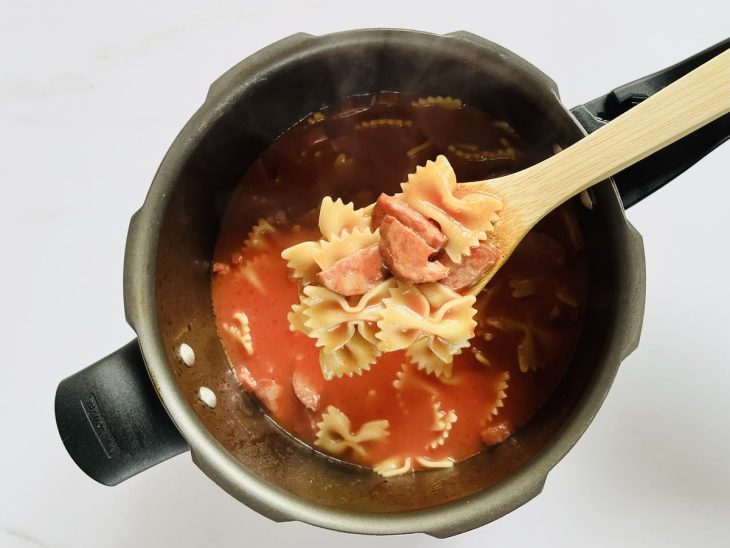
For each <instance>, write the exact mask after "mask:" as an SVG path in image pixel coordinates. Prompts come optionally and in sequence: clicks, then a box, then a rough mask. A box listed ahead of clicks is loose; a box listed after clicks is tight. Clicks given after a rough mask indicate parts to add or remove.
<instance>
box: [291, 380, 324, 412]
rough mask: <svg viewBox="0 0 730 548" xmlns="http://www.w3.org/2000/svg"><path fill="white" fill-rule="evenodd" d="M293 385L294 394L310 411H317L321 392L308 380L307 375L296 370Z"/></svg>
mask: <svg viewBox="0 0 730 548" xmlns="http://www.w3.org/2000/svg"><path fill="white" fill-rule="evenodd" d="M291 387H292V389H293V390H294V395H295V396H296V397H297V398H298V399H299V401H300V402H302V403H303V404H304V407H306V408H307V409H309V410H310V411H316V410H317V408H318V407H319V393H317V391H316V390H315V389H314V388H312V387H311V386H310V385H309V383H308V382H307V379H306V377H305V376H304V375H303V374H302V373H301V372H299V371H294V374H293V375H292V378H291Z"/></svg>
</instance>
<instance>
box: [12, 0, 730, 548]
mask: <svg viewBox="0 0 730 548" xmlns="http://www.w3.org/2000/svg"><path fill="white" fill-rule="evenodd" d="M0 11H2V14H3V15H2V17H0V71H1V72H0V73H1V74H2V76H1V77H0V151H1V152H0V158H1V159H0V185H1V188H2V199H1V200H0V213H1V214H0V223H1V230H0V240H1V241H2V245H1V246H0V249H2V255H3V258H2V265H3V268H2V273H1V274H0V275H1V276H2V283H1V284H0V288H2V289H1V291H2V298H1V299H0V303H2V311H3V314H2V319H1V320H0V321H1V322H2V330H1V333H2V353H1V354H0V355H1V356H2V358H3V364H2V366H1V367H0V387H2V393H3V394H2V397H1V398H0V432H1V433H2V441H1V442H0V547H2V548H26V547H54V548H86V547H88V548H92V547H93V548H99V547H104V548H113V547H129V546H144V547H147V546H175V547H179V548H184V547H199V546H247V545H249V546H288V545H291V546H295V545H296V546H314V545H317V546H321V547H325V546H340V545H342V544H343V543H347V545H348V546H352V547H356V546H374V545H378V546H423V545H436V544H437V543H438V544H439V545H448V546H500V547H506V546H540V547H571V546H575V547H584V546H595V547H607V548H608V547H611V548H613V547H616V546H621V547H633V546H636V547H646V546H661V547H668V546H687V545H697V546H702V547H706V546H727V545H728V544H727V543H728V539H730V520H728V515H730V435H728V432H729V431H730V399H729V398H728V388H729V387H730V344H729V343H728V341H730V284H728V280H730V243H728V238H727V233H728V231H727V229H726V228H725V227H724V222H725V220H726V219H727V216H728V213H727V211H728V203H730V186H728V183H730V178H729V177H728V167H730V164H729V161H730V145H727V144H726V145H725V146H723V147H721V148H720V149H719V150H717V151H715V152H713V153H712V154H710V155H709V156H708V157H707V158H705V159H704V160H703V161H702V162H700V163H699V164H698V165H696V166H695V167H693V168H692V169H691V170H690V171H688V172H687V173H685V174H684V175H682V176H681V177H679V178H678V179H677V180H676V181H674V182H673V183H671V184H670V185H669V186H668V187H667V188H665V189H663V190H662V191H661V192H659V193H657V194H656V195H654V196H652V197H651V199H648V200H645V201H644V202H642V203H640V204H638V205H637V206H635V207H633V208H631V209H630V210H629V211H628V213H627V215H628V218H629V219H630V221H631V222H632V223H633V224H634V225H635V226H636V227H637V228H638V229H639V231H640V232H641V233H642V234H643V236H644V242H645V246H646V259H647V287H648V291H647V307H646V317H645V327H644V332H643V339H642V342H641V345H640V346H639V349H638V350H637V351H636V352H634V353H633V354H632V355H631V356H630V357H629V359H627V360H626V361H625V363H624V364H623V366H622V368H621V370H620V372H619V375H618V377H617V379H616V383H615V385H614V387H613V389H612V390H611V392H610V394H609V396H608V399H607V400H606V403H605V405H604V406H603V408H602V409H601V411H600V413H599V414H598V417H597V418H596V420H595V421H594V423H593V424H592V426H591V427H590V428H589V430H588V431H587V433H586V434H585V436H583V438H582V439H581V440H580V442H579V443H578V444H577V446H576V447H575V448H574V449H573V450H572V451H571V452H570V453H569V454H568V456H567V457H566V458H565V459H564V460H563V461H562V462H561V463H560V464H559V465H558V466H557V467H556V468H555V470H554V471H553V472H552V474H551V475H550V476H549V478H548V481H547V484H546V486H545V490H544V492H543V494H542V495H540V496H539V497H537V498H536V499H535V500H534V501H532V502H530V503H528V504H527V505H525V506H524V507H522V508H520V509H518V510H517V511H515V512H513V513H512V514H509V515H508V516H506V517H504V518H503V519H500V520H498V521H497V522H495V523H493V524H490V525H488V526H486V527H483V528H480V529H478V530H475V531H472V532H470V533H466V534H463V535H460V536H458V537H455V538H452V539H449V540H446V541H441V542H439V541H437V540H435V539H432V538H430V537H426V536H424V535H411V536H407V537H390V538H368V537H359V536H349V537H345V536H344V535H343V534H340V533H334V532H330V531H325V530H321V529H317V528H315V527H311V526H308V525H304V524H301V523H288V524H276V523H273V522H271V521H269V520H268V519H266V518H263V517H261V516H259V515H258V514H256V513H255V512H254V511H252V510H250V509H248V508H246V507H244V506H243V505H241V504H239V503H238V502H236V501H235V500H234V499H232V498H231V497H230V496H228V495H227V494H226V493H225V492H223V491H222V490H221V489H219V488H218V487H217V486H216V485H215V484H214V483H213V482H211V481H210V480H208V479H207V478H206V477H205V476H204V475H203V474H202V472H200V471H199V470H198V469H197V468H196V467H195V466H194V465H193V463H192V462H191V459H190V456H189V454H184V455H181V456H179V457H176V458H174V459H172V460H171V461H169V462H167V463H165V464H163V465H160V466H157V467H155V468H153V469H151V470H149V471H147V472H145V473H143V474H141V475H139V476H137V477H135V478H133V479H131V480H130V481H128V482H126V483H123V484H122V485H119V486H118V487H114V488H108V487H103V486H101V485H98V484H96V483H95V482H93V481H92V480H90V479H88V478H87V477H86V476H84V474H83V473H82V472H80V471H79V470H78V469H77V468H76V466H75V465H74V464H73V463H72V461H71V460H70V459H69V458H68V456H67V454H66V452H65V450H64V448H63V446H62V444H61V442H60V439H59V437H58V435H57V431H56V427H55V422H54V418H53V395H54V391H55V387H56V385H57V383H58V381H59V380H60V379H61V378H63V377H65V376H67V375H69V374H71V373H73V372H75V371H77V370H78V369H80V368H82V367H84V366H86V365H88V364H90V363H92V362H94V361H96V360H97V359H98V358H99V357H101V356H103V355H106V354H107V353H109V352H110V351H111V350H114V349H116V348H118V347H119V346H121V345H122V344H124V343H126V342H127V341H128V340H130V339H132V338H133V336H134V334H133V332H132V331H131V329H130V328H129V327H128V326H127V325H126V323H125V322H124V313H123V308H122V298H121V287H122V275H121V273H122V257H123V251H124V241H125V236H126V230H127V225H128V222H129V218H130V216H131V214H132V213H133V212H134V211H135V210H136V209H137V208H138V207H139V206H140V204H141V203H142V200H143V198H144V196H145V194H146V191H147V188H148V185H149V183H150V181H151V179H152V176H153V174H154V172H155V170H156V168H157V166H158V164H159V162H160V160H161V158H162V156H163V155H164V153H165V151H166V149H167V147H168V146H169V144H170V142H171V141H172V140H173V138H174V137H175V135H176V134H177V132H178V130H179V129H180V128H181V127H182V125H183V124H184V122H185V121H186V120H187V118H188V117H189V116H190V115H191V114H192V112H194V111H195V109H196V108H197V107H198V106H199V105H200V103H201V102H202V101H203V98H204V97H205V94H206V90H207V88H208V85H209V84H210V82H212V81H213V80H214V79H215V78H216V77H217V76H218V75H219V74H221V73H222V72H223V71H225V70H226V69H227V68H228V67H230V66H232V65H233V64H234V63H236V62H237V61H238V60H240V59H242V58H243V57H245V56H247V55H249V54H250V53H252V52H254V51H256V50H257V49H259V48H261V47H263V46H265V45H267V44H269V43H270V42H272V41H275V40H277V39H278V38H281V37H284V36H286V35H289V34H292V33H294V32H297V31H306V32H310V33H313V34H322V33H326V32H331V31H335V30H342V29H348V28H357V27H375V26H389V27H409V28H419V29H424V30H431V31H435V32H448V31H452V30H457V29H465V30H469V31H472V32H474V33H477V34H480V35H482V36H485V37H487V38H490V39H491V40H493V41H495V42H498V43H500V44H503V45H504V46H506V47H508V48H510V49H513V50H514V51H516V52H517V53H519V54H520V55H522V56H523V57H525V58H526V59H528V60H530V61H531V62H533V63H534V64H536V65H537V66H538V67H540V68H542V69H543V70H544V71H545V72H546V73H547V74H549V75H551V76H552V77H553V78H554V79H555V80H556V81H557V82H558V84H559V86H560V89H561V93H562V97H563V101H564V102H565V104H566V105H568V106H573V105H575V104H579V103H581V102H584V101H587V100H589V99H592V98H593V97H596V96H599V95H601V94H604V93H605V92H607V91H608V90H610V89H612V88H614V87H616V86H617V85H620V84H623V83H625V82H628V81H630V80H632V79H634V78H637V77H639V76H642V75H644V74H648V73H650V72H653V71H655V70H657V69H660V68H663V67H665V66H667V65H670V64H673V63H674V62H676V61H678V60H680V59H683V58H684V57H687V56H688V55H690V54H692V53H695V52H697V51H699V50H701V49H704V48H705V47H707V46H709V45H711V44H713V43H715V42H718V41H720V40H722V39H723V38H725V37H726V36H727V30H728V29H727V21H729V20H730V4H727V3H721V2H718V1H716V0H696V1H694V2H692V4H691V9H689V8H687V7H683V8H681V9H679V8H671V7H669V4H668V3H666V2H662V3H660V2H637V3H634V4H632V5H631V6H623V7H619V8H616V9H613V8H611V7H610V5H606V4H604V5H602V6H601V7H600V8H599V7H596V8H590V7H588V6H587V3H586V2H559V1H557V2H539V3H535V4H534V5H529V3H525V2H515V3H508V2H505V3H500V4H499V5H490V3H488V2H479V3H477V2H473V3H469V2H461V1H453V2H450V3H448V4H446V5H444V6H443V7H440V8H439V9H436V8H430V7H429V8H427V7H425V5H424V6H421V7H409V5H407V4H406V3H398V2H392V1H390V2H382V1H380V0H371V1H370V2H366V3H360V4H356V5H352V6H347V5H346V3H344V2H333V1H325V0H300V1H298V2H293V1H292V2H288V3H287V2H278V1H275V0H272V1H268V2H264V3H259V4H255V5H253V6H252V7H249V6H248V5H247V3H244V2H226V1H216V2H192V1H178V2H165V3H163V2H143V1H127V2H118V3H101V2H92V1H90V0H72V1H68V2H49V1H47V2H14V3H10V2H6V3H3V8H2V10H0ZM442 11H443V13H441V12H442ZM687 266H689V268H686V267H687Z"/></svg>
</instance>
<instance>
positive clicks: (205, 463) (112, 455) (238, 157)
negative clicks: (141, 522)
mask: <svg viewBox="0 0 730 548" xmlns="http://www.w3.org/2000/svg"><path fill="white" fill-rule="evenodd" d="M382 90H398V91H411V92H416V93H419V94H422V95H451V96H455V97H460V98H462V99H463V100H464V101H466V102H467V103H469V104H472V105H475V106H477V107H479V108H482V109H484V110H486V111H488V112H490V113H492V114H494V115H495V116H497V117H499V118H502V119H506V120H508V121H510V123H512V124H513V125H514V126H515V127H516V128H517V129H518V131H520V133H522V134H523V135H524V136H525V137H526V138H527V140H528V141H529V142H532V143H545V142H555V143H559V144H560V145H562V146H567V145H569V144H571V143H572V142H574V141H576V140H577V139H580V138H581V136H583V135H584V134H585V129H584V127H583V126H587V127H588V128H589V129H593V128H594V127H597V126H598V125H600V124H601V122H602V120H601V118H600V117H599V116H598V114H599V113H598V112H597V111H596V109H597V108H598V107H599V106H600V105H598V103H596V102H595V101H594V102H593V103H595V104H591V103H589V104H586V105H583V106H581V107H579V108H578V109H576V113H577V115H578V117H579V118H581V122H582V124H583V125H581V123H579V121H578V120H577V119H576V116H575V115H574V114H573V113H571V111H570V110H568V109H567V108H565V107H564V106H563V105H562V103H561V102H560V98H559V95H558V90H557V87H556V85H555V83H554V82H553V81H552V80H551V79H550V78H548V77H547V76H546V75H545V74H543V73H542V72H540V71H539V70H538V69H536V68H535V67H534V66H532V65H530V64H529V63H528V62H526V61H525V60H523V59H522V58H520V57H518V56H517V55H515V54H514V53H512V52H510V51H508V50H506V49H504V48H502V47H500V46H498V45H496V44H494V43H492V42H489V41H488V40H485V39H483V38H480V37H478V36H475V35H473V34H469V33H465V32H456V33H452V34H448V35H443V36H442V35H434V34H429V33H423V32H415V31H405V30H362V31H349V32H343V33H338V34H333V35H327V36H321V37H315V36H311V35H307V34H298V35H294V36H291V37H289V38H286V39H284V40H282V41H280V42H277V43H275V44H273V45H271V46H269V47H267V48H265V49H263V50H261V51H259V52H258V53H256V54H254V55H252V56H251V57H249V58H248V59H246V60H244V61H242V62H241V63H239V64H238V65H236V66H235V67H233V68H232V69H231V70H230V71H228V72H227V73H226V74H224V75H223V76H221V78H219V79H218V80H217V81H216V82H215V83H214V84H213V85H212V86H211V88H210V90H209V92H208V96H207V98H206V100H205V102H204V104H203V105H202V106H201V107H200V109H199V110H198V111H197V112H196V113H195V114H194V115H193V117H192V118H191V119H190V121H189V122H188V123H187V124H186V126H185V127H184V128H183V129H182V131H181V132H180V134H179V136H178V137H177V139H176V140H175V142H174V143H173V144H172V146H171V147H170V150H169V152H168V153H167V155H166V156H165V158H164V160H163V161H162V164H161V166H160V168H159V170H158V172H157V174H156V175H155V178H154V181H153V183H152V186H151V188H150V191H149V194H148V196H147V198H146V200H145V203H144V205H143V206H142V208H141V209H140V210H139V211H138V212H137V213H136V214H135V215H134V217H133V218H132V221H131V224H130V229H129V235H128V239H127V249H126V255H125V265H124V301H125V310H126V314H127V320H128V322H129V324H130V325H131V326H132V327H133V328H134V330H135V331H136V332H137V335H138V344H137V342H132V343H130V345H127V346H126V347H124V348H123V349H121V350H120V351H117V352H116V353H114V354H112V355H110V356H109V357H107V358H104V359H103V360H101V361H100V362H98V363H97V364H94V365H92V366H91V367H90V368H87V369H86V370H84V371H82V372H80V373H79V374H77V375H75V376H73V377H70V378H69V379H66V380H64V381H63V382H62V383H61V385H60V386H59V391H58V393H57V398H56V414H57V422H58V426H59V430H60V431H61V435H62V437H63V438H64V443H66V446H67V448H68V450H69V453H70V454H71V456H72V457H73V458H74V460H75V461H76V462H77V464H79V466H80V467H81V468H82V469H83V470H84V471H85V472H87V473H88V474H89V475H91V476H92V477H94V478H95V479H97V480H99V481H101V482H103V483H107V484H116V483H118V482H120V481H122V480H124V479H126V478H127V477H129V476H131V475H133V474H135V473H137V472H139V471H141V470H143V469H145V468H147V467H149V466H151V465H153V464H156V463H158V462H160V461H162V460H164V459H165V458H167V457H169V456H171V455H173V454H177V453H179V452H181V451H184V450H185V449H187V448H189V449H190V452H191V454H192V458H193V461H194V462H195V463H196V464H197V465H198V466H199V467H200V468H201V469H202V470H203V471H204V472H205V473H206V474H207V475H208V476H209V477H210V478H211V479H212V480H213V481H215V482H216V483H218V484H219V485H220V486H221V487H222V488H223V489H225V490H226V491H227V492H228V493H230V494H231V495H232V496H234V497H236V498H237V499H239V500H240V501H241V502H243V503H245V504H247V505H248V506H250V507H252V508H254V509H255V510H257V511H258V512H260V513H261V514H264V515H266V516H268V517H270V518H272V519H274V520H277V521H290V520H300V521H304V522H308V523H311V524H314V525H318V526H322V527H327V528H330V529H336V530H342V531H351V532H358V533H369V534H395V533H411V532H425V533H428V534H431V535H434V536H439V537H444V536H449V535H453V534H457V533H459V532H463V531H466V530H469V529H472V528H474V527H478V526H480V525H483V524H485V523H488V522H490V521H492V520H494V519H497V518H499V517H500V516H502V515H504V514H506V513H507V512H510V511H511V510H513V509H515V508H517V507H519V506H520V505H522V504H524V503H525V502H527V501H528V500H530V499H531V498H533V497H534V496H536V495H537V494H538V493H539V492H540V491H541V489H542V487H543V484H544V482H545V479H546V477H547V474H548V472H549V471H550V470H551V469H552V468H553V466H555V465H556V464H557V462H558V461H559V460H560V459H561V458H562V457H563V456H564V455H565V454H566V453H567V452H568V451H569V450H570V448H571V447H572V446H573V445H574V444H575V443H576V442H577V441H578V439H579V438H580V437H581V435H582V434H583V432H584V431H585V429H586V428H587V427H588V425H589V424H590V422H591V420H592V419H593V417H594V416H595V415H596V413H597V412H598V409H599V408H600V406H601V403H602V402H603V400H604V398H605V397H606V394H607V393H608V391H609V388H610V387H611V383H612V381H613V379H614V377H615V375H616V373H617V371H618V368H619V365H620V363H621V361H622V360H623V359H624V358H625V357H626V356H627V355H628V354H629V353H630V352H631V351H632V350H633V349H634V348H635V347H636V345H637V344H638V340H639V334H640V331H641V323H642V315H643V309H644V292H645V277H644V252H643V246H642V241H641V237H640V236H639V234H638V233H637V232H636V230H635V229H634V228H633V227H632V226H631V225H630V223H629V222H628V221H627V220H626V218H625V216H624V205H623V203H622V199H621V196H620V195H619V193H618V192H617V188H616V186H615V184H614V182H613V181H611V180H608V181H605V182H603V183H601V184H599V185H597V186H596V187H595V188H594V189H592V191H591V192H592V198H593V202H594V207H593V209H592V210H588V209H585V208H582V207H578V208H577V209H578V210H579V211H580V215H579V220H580V223H581V227H582V230H583V232H584V236H585V240H586V244H587V245H586V253H587V256H588V260H589V265H590V288H591V289H590V299H589V304H588V311H587V318H586V324H585V328H584V332H583V335H582V337H581V340H580V342H579V346H578V349H577V351H576V354H575V359H574V361H573V363H572V365H571V367H570V369H569V371H568V373H567V375H566V377H565V379H564V381H563V382H562V383H561V385H560V387H559V388H558V390H557V391H556V393H555V394H554V395H553V397H552V398H551V399H550V401H549V402H548V403H547V404H546V405H545V406H544V407H543V408H542V409H541V410H540V411H539V412H538V413H537V414H536V415H535V416H534V417H533V418H532V419H531V420H530V421H529V422H528V424H526V425H525V426H524V427H522V428H521V429H520V430H518V432H516V433H515V434H514V436H513V437H512V438H511V439H510V440H509V441H508V442H506V443H504V444H502V445H500V446H498V447H496V448H494V449H492V450H490V451H486V452H483V453H481V454H479V455H477V456H475V457H473V458H471V459H468V460H467V461H464V462H462V463H459V464H457V465H456V466H455V467H454V468H452V469H449V470H444V471H437V472H429V473H417V474H411V475H406V476H401V477H396V478H390V479H387V480H385V479H383V478H381V477H379V476H377V475H375V474H374V473H372V472H370V471H365V470H362V469H357V468H355V467H351V466H347V465H342V464H338V463H336V462H334V461H332V460H331V459H328V458H326V457H325V456H323V455H320V454H318V453H316V452H313V451H312V450H311V449H310V448H308V447H306V446H303V445H302V444H300V443H298V442H296V441H295V440H293V439H292V438H290V437H289V436H288V435H286V434H285V433H283V432H281V431H280V430H279V429H278V428H277V427H276V425H275V424H273V423H272V422H271V421H270V420H269V419H268V418H267V417H266V415H264V414H263V413H262V412H261V411H260V410H259V409H258V408H257V406H256V405H255V404H254V403H253V402H252V401H251V400H250V399H249V397H248V396H247V395H246V394H245V393H244V392H243V391H242V390H241V389H240V388H239V386H238V384H237V381H236V379H235V376H234V375H233V373H232V371H231V370H230V369H229V367H228V365H227V360H226V357H225V355H224V352H223V349H222V347H221V344H220V341H219V339H218V336H217V333H216V329H215V321H214V317H213V311H212V306H211V297H210V261H211V257H212V250H213V246H214V243H215V239H216V235H217V232H218V229H219V227H220V222H221V219H222V215H223V212H224V210H225V206H226V203H227V200H228V198H229V196H230V194H231V191H232V190H233V188H234V186H235V185H236V183H237V182H238V180H239V179H240V177H241V175H242V174H243V172H244V171H245V170H246V168H247V166H248V165H250V163H251V162H252V161H253V160H254V159H255V158H256V157H257V155H258V154H259V153H260V152H261V151H262V150H263V149H264V148H266V146H268V144H269V143H270V142H271V141H272V140H274V139H275V138H276V136H278V135H279V134H281V133H282V132H283V131H285V130H286V129H287V128H288V127H290V126H291V125H292V124H293V123H294V122H296V121H298V120H300V119H302V118H303V117H304V116H306V115H308V114H310V113H311V112H313V111H316V110H318V109H319V108H320V107H321V106H322V105H325V104H328V103H332V102H334V101H335V100H337V99H338V98H340V97H344V96H348V95H353V94H358V93H366V92H376V91H382ZM726 118H727V117H726ZM723 123H724V124H725V126H721V127H720V128H719V129H716V130H715V131H716V132H717V131H719V132H720V133H719V135H720V136H722V135H725V134H726V133H727V131H726V126H727V119H725V121H724V122H723ZM591 124H593V125H591ZM690 137H692V136H690ZM725 138H726V137H725ZM709 140H711V139H709ZM709 140H708V138H706V139H705V141H703V142H702V146H701V147H699V148H700V149H701V150H702V153H705V152H707V150H709V149H710V148H711V147H710V146H709V144H708V142H709ZM717 141H718V139H717V137H715V138H714V140H712V142H713V143H715V142H717ZM720 142H721V141H720ZM715 146H716V145H715ZM697 156H701V154H699V152H698V154H697ZM649 161H651V158H650V159H649ZM665 163H666V162H665ZM661 165H662V166H664V164H661ZM662 169H664V168H662ZM662 169H656V168H655V169H653V174H654V175H652V177H653V179H652V177H649V176H647V177H645V178H644V179H641V180H640V181H639V182H636V178H634V183H633V184H628V183H627V184H626V187H627V188H630V189H632V190H634V191H635V190H636V189H637V188H638V187H639V186H640V185H641V184H645V183H646V181H647V180H648V179H651V182H652V184H654V186H656V182H657V181H658V180H660V179H661V180H662V181H663V182H666V180H668V179H669V178H671V177H668V176H667V175H666V174H664V173H663V172H662V173H661V174H659V175H656V173H657V172H658V171H662ZM675 171H677V169H676V168H675ZM680 171H681V170H680ZM675 175H676V173H675ZM663 182H662V184H663ZM647 193H648V192H644V194H647ZM182 343H185V344H188V345H190V346H191V347H192V348H193V349H194V350H195V354H196V360H195V363H194V365H193V366H192V367H188V366H187V365H186V364H184V363H183V361H182V360H181V359H180V357H179V354H178V349H179V346H180V344H182ZM282 344H286V341H282ZM140 351H141V354H140ZM142 356H143V358H144V359H143V360H142ZM143 363H144V365H143ZM145 366H146V367H145ZM150 381H151V383H150ZM201 386H206V387H208V388H210V389H212V390H213V391H214V392H215V393H216V395H217V399H218V403H217V405H216V407H215V408H214V409H211V408H209V407H207V406H206V405H204V404H203V403H202V402H201V401H200V400H199V398H198V389H199V388H200V387H201ZM79 402H80V405H79ZM168 417H169V418H168Z"/></svg>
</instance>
